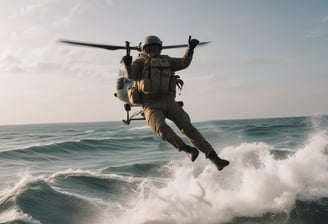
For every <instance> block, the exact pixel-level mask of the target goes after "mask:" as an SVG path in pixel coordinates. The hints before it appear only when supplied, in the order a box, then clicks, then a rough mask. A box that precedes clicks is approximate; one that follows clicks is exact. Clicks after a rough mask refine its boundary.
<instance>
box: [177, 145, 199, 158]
mask: <svg viewBox="0 0 328 224" xmlns="http://www.w3.org/2000/svg"><path fill="white" fill-rule="evenodd" d="M181 151H184V152H186V153H187V155H188V157H189V158H190V160H191V162H194V161H195V160H196V159H197V157H198V154H199V152H198V150H197V149H196V148H194V147H191V146H189V145H184V146H183V147H182V149H181Z"/></svg>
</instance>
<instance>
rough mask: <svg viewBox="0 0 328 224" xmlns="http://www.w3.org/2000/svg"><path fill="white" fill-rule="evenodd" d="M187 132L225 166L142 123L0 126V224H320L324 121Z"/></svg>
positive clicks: (276, 121) (239, 124)
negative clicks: (193, 156) (193, 155)
mask: <svg viewBox="0 0 328 224" xmlns="http://www.w3.org/2000/svg"><path fill="white" fill-rule="evenodd" d="M195 126H196V127H197V128H198V129H199V130H200V132H201V133H202V134H203V135H204V136H205V137H206V138H207V139H208V141H209V142H210V143H211V144H212V145H213V146H214V147H215V149H216V151H217V152H218V153H219V155H220V156H222V157H223V158H226V159H228V160H230V162H231V165H230V166H228V167H227V168H226V169H224V170H223V171H221V172H218V171H217V170H216V169H215V167H214V166H213V165H212V164H210V162H209V161H208V160H207V159H205V156H204V155H200V157H199V158H198V159H197V160H196V161H195V162H194V163H192V162H190V161H189V160H188V159H187V157H186V155H185V154H184V153H182V152H181V153H180V152H178V151H176V150H175V149H174V148H172V146H170V145H169V144H167V143H166V142H164V141H163V140H162V139H160V138H159V137H158V136H157V135H156V134H154V133H153V131H152V130H150V128H149V127H148V126H147V124H146V123H145V122H144V121H138V122H134V123H132V124H131V125H130V126H126V125H124V124H123V123H120V122H103V123H79V124H77V123H75V124H39V125H15V126H0V161H1V163H0V223H42V224H43V223H44V224H80V223H81V224H86V223H93V224H109V223H111V224H120V223H124V224H126V223H136V224H138V223H144V224H155V223H156V224H169V223H170V224H176V223H197V224H198V223H213V224H219V223H230V224H232V223H233V224H240V223H268V224H269V223H270V224H273V223H287V224H292V223H295V224H296V223H297V224H316V223H328V132H327V131H328V117H327V116H320V117H294V118H272V119H252V120H231V121H207V122H200V123H195ZM175 130H176V129H175ZM176 131H177V132H178V130H176ZM186 141H187V139H186Z"/></svg>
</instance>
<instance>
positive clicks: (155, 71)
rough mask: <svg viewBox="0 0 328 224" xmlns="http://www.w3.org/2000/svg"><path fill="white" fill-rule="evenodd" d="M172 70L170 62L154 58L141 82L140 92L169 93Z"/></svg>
mask: <svg viewBox="0 0 328 224" xmlns="http://www.w3.org/2000/svg"><path fill="white" fill-rule="evenodd" d="M170 79H171V69H170V64H169V62H168V60H166V59H163V58H152V59H151V60H150V61H149V65H147V66H146V69H145V70H144V73H143V79H142V80H141V81H140V90H141V91H142V92H144V93H167V92H168V91H169V89H170V88H169V86H170Z"/></svg>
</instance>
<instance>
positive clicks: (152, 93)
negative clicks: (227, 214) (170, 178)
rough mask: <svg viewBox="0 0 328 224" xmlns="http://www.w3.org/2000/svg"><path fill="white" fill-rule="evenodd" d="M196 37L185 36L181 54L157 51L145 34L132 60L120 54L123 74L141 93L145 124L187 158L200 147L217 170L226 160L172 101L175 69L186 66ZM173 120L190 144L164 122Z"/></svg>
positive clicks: (154, 40) (157, 45)
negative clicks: (183, 49) (186, 45)
mask: <svg viewBox="0 0 328 224" xmlns="http://www.w3.org/2000/svg"><path fill="white" fill-rule="evenodd" d="M198 43H199V41H198V40H197V39H191V36H189V40H188V48H187V50H186V52H185V55H184V56H183V57H182V58H172V57H169V56H167V55H161V50H162V41H161V40H160V39H159V38H158V37H157V36H147V37H146V38H145V39H144V41H143V42H142V43H141V45H140V47H141V49H142V52H141V53H140V54H139V56H138V57H137V58H136V59H135V60H134V61H133V62H132V57H131V56H130V55H126V56H124V57H123V59H122V60H123V62H124V64H125V69H126V73H127V76H128V78H129V79H130V80H133V82H134V86H136V87H137V89H138V91H139V92H140V95H141V104H142V107H143V110H144V115H145V118H146V120H147V122H148V124H149V126H150V127H151V128H152V129H153V130H154V131H155V132H156V133H157V134H158V135H159V136H160V137H162V138H163V139H164V140H166V141H167V142H169V143H170V144H171V145H173V146H174V147H175V148H176V149H178V150H179V151H184V152H186V153H187V155H188V156H189V158H190V159H191V161H195V160H196V158H197V156H198V154H199V152H198V150H200V151H201V152H203V153H204V154H205V155H206V158H208V159H209V160H210V161H212V162H213V163H214V164H215V166H216V167H217V169H218V170H222V169H223V168H224V167H226V166H228V165H229V161H227V160H224V159H221V158H219V157H218V155H217V154H216V152H215V151H214V149H213V147H212V146H211V145H210V144H209V143H208V142H207V141H206V140H205V138H204V137H203V136H202V134H201V133H200V132H199V131H198V130H197V129H196V128H195V127H194V126H193V125H192V124H191V120H190V117H189V115H188V114H187V113H186V112H185V111H184V110H183V109H182V107H181V106H180V105H179V104H178V103H177V102H176V101H175V88H176V84H177V83H179V82H180V84H181V81H179V80H177V77H176V76H175V75H174V72H175V71H178V70H182V69H185V68H187V67H188V66H189V65H190V63H191V60H192V56H193V53H194V48H195V47H196V46H197V45H198ZM166 118H168V119H170V120H171V121H173V122H174V123H175V124H176V126H177V127H178V128H179V129H180V131H181V132H182V133H183V134H184V135H186V136H187V137H188V138H189V139H190V141H191V142H192V144H193V145H194V146H195V147H197V148H195V147H192V146H190V145H187V144H185V143H184V141H183V140H182V139H181V138H180V137H179V136H178V135H177V134H176V133H175V132H174V131H173V130H172V129H171V128H170V127H169V126H168V125H167V124H166V122H165V119H166Z"/></svg>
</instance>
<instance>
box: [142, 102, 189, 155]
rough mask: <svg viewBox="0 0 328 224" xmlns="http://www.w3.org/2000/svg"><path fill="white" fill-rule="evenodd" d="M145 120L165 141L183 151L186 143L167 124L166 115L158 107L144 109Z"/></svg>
mask: <svg viewBox="0 0 328 224" xmlns="http://www.w3.org/2000/svg"><path fill="white" fill-rule="evenodd" d="M144 114H145V118H146V120H147V122H148V124H149V126H150V127H151V128H152V129H153V130H154V131H155V132H156V133H157V134H158V135H159V136H160V137H161V138H162V139H164V140H165V141H167V142H169V143H170V144H171V145H173V146H174V147H175V148H176V149H178V150H179V151H181V149H182V148H183V146H184V145H185V143H184V142H183V140H182V139H181V138H180V137H179V136H178V135H177V134H176V133H175V132H174V131H173V130H172V128H171V127H170V126H168V125H167V124H166V122H165V113H164V112H163V111H162V110H161V109H159V108H156V107H152V106H145V107H144Z"/></svg>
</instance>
